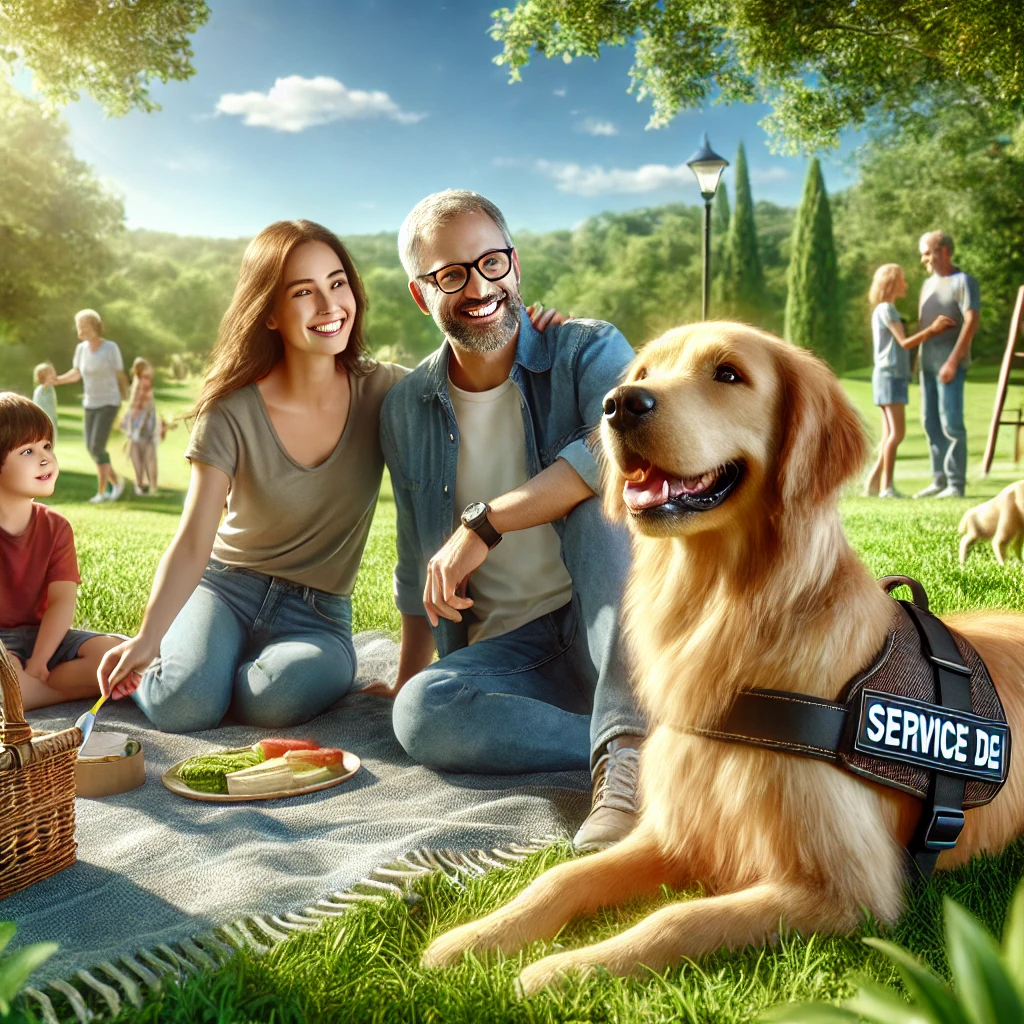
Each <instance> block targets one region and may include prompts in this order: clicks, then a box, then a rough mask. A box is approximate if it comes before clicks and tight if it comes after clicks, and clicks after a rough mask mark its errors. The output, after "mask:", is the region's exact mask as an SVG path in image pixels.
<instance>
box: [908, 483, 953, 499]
mask: <svg viewBox="0 0 1024 1024" xmlns="http://www.w3.org/2000/svg"><path fill="white" fill-rule="evenodd" d="M946 489H947V488H946V485H945V484H929V485H928V486H927V487H925V488H924V490H921V491H918V492H917V494H915V495H914V497H915V498H937V497H938V496H939V494H940V493H941V492H942V491H944V490H946Z"/></svg>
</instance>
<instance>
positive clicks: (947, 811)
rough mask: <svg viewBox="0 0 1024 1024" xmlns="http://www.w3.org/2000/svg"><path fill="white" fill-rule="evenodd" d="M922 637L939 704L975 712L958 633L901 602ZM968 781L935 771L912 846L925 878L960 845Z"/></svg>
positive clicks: (925, 613) (967, 669) (914, 607)
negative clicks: (945, 854) (943, 855)
mask: <svg viewBox="0 0 1024 1024" xmlns="http://www.w3.org/2000/svg"><path fill="white" fill-rule="evenodd" d="M900 603H901V604H902V605H903V607H904V608H905V609H906V611H907V613H908V614H909V616H910V619H911V621H912V622H913V623H914V625H915V626H916V627H917V631H918V632H919V633H920V634H921V647H922V650H923V652H924V655H925V657H926V658H927V659H928V660H929V661H930V662H931V663H932V666H933V667H934V669H935V682H936V692H937V693H938V697H939V703H940V704H941V705H942V706H943V707H945V708H951V709H953V710H955V711H971V710H972V705H971V670H970V669H969V668H968V667H967V666H966V665H965V664H964V660H963V658H962V657H961V656H960V651H959V650H958V648H957V646H956V644H955V643H954V641H953V637H952V634H951V633H950V632H949V630H948V629H946V627H945V626H944V625H943V624H942V622H941V621H940V620H939V619H937V618H936V617H935V616H934V615H932V614H931V613H930V612H926V611H924V609H922V608H919V607H917V606H916V605H914V604H911V603H910V602H909V601H901V602H900ZM966 785H967V780H966V779H965V778H964V777H963V776H957V775H948V774H947V773H946V772H935V773H934V774H933V775H932V781H931V784H930V785H929V787H928V796H927V797H926V798H925V801H924V806H923V808H922V809H921V817H920V819H919V820H918V823H917V829H916V831H915V832H914V836H913V838H912V839H911V840H910V843H909V844H908V846H907V850H908V851H909V853H910V856H911V857H912V858H913V860H914V862H915V863H916V864H917V866H918V867H919V868H920V869H921V873H922V874H923V875H924V877H925V878H928V877H930V875H931V873H932V871H934V870H935V862H936V861H937V860H938V859H939V854H940V853H942V851H943V850H950V849H952V848H953V847H954V846H956V841H957V839H959V838H960V833H961V832H962V831H963V827H964V812H963V805H964V787H965V786H966Z"/></svg>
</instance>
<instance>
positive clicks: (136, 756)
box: [75, 740, 146, 797]
mask: <svg viewBox="0 0 1024 1024" xmlns="http://www.w3.org/2000/svg"><path fill="white" fill-rule="evenodd" d="M133 747H134V748H135V749H134V750H133V751H132V753H130V754H126V755H125V756H124V757H96V758H91V757H90V758H85V759H82V758H79V759H78V760H77V761H76V762H75V793H76V795H77V796H84V797H101V796H114V795H115V794H117V793H127V792H128V791H129V790H132V789H138V788H139V786H141V785H142V784H143V783H144V782H145V781H146V761H145V758H144V757H143V753H142V744H141V743H139V742H137V741H136V740H129V741H128V748H129V749H131V748H133Z"/></svg>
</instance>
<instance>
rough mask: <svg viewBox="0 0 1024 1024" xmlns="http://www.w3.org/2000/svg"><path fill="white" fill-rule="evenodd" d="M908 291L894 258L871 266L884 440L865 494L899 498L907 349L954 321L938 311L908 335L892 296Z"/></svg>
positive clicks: (874, 385) (875, 383) (874, 380)
mask: <svg viewBox="0 0 1024 1024" xmlns="http://www.w3.org/2000/svg"><path fill="white" fill-rule="evenodd" d="M906 294H907V279H906V277H905V276H904V273H903V268H902V267H901V266H900V265H899V264H898V263H883V264H882V266H880V267H879V268H878V269H877V270H876V271H875V276H874V278H873V279H872V281H871V290H870V291H869V292H868V298H869V300H870V302H871V305H872V307H873V310H872V313H871V334H872V340H873V349H874V358H875V368H874V371H873V372H872V374H871V392H872V396H873V398H874V400H875V405H877V406H879V407H880V408H881V410H882V443H881V444H880V445H879V448H878V461H877V462H876V463H875V465H874V467H873V468H872V470H871V474H870V475H869V476H868V479H867V482H866V484H865V488H864V494H865V497H868V498H872V497H876V496H877V497H879V498H902V497H903V495H902V494H900V492H899V491H897V490H896V488H895V487H894V486H893V479H892V476H893V467H894V466H895V465H896V449H897V448H899V446H900V442H901V441H902V440H903V436H904V434H905V433H906V408H905V407H906V404H907V397H908V386H909V384H910V349H912V348H916V347H917V346H918V345H920V344H922V343H923V342H926V341H927V340H928V339H929V338H932V337H934V336H935V335H936V334H939V333H940V332H942V331H944V330H946V329H947V328H948V327H951V326H956V325H955V324H954V323H953V321H952V320H950V318H949V317H948V316H940V317H939V318H938V319H937V320H935V321H934V322H933V323H932V324H930V325H929V326H928V327H926V328H925V329H924V330H923V331H918V332H917V334H914V335H911V336H910V337H909V338H908V337H907V333H906V331H905V330H904V328H903V321H902V320H901V319H900V314H899V310H898V309H897V308H896V307H895V306H894V305H893V302H894V301H895V300H896V299H902V298H903V297H904V296H905V295H906Z"/></svg>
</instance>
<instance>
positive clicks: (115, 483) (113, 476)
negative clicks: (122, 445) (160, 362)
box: [54, 309, 128, 505]
mask: <svg viewBox="0 0 1024 1024" xmlns="http://www.w3.org/2000/svg"><path fill="white" fill-rule="evenodd" d="M75 328H76V330H77V331H78V338H79V344H78V345H77V346H76V347H75V356H74V359H73V360H72V367H71V369H70V370H68V371H67V373H62V374H60V376H59V377H57V378H56V380H55V381H54V383H55V384H74V383H75V382H76V381H81V382H82V407H83V408H84V409H85V431H84V433H85V446H86V448H87V449H88V450H89V454H90V455H91V456H92V458H93V461H94V462H95V463H96V493H95V494H94V495H93V496H92V497H91V498H90V499H89V501H90V502H91V503H92V504H94V505H95V504H98V503H99V502H101V501H117V499H118V498H120V497H121V492H122V491H123V490H124V478H123V477H119V476H118V475H117V473H115V472H114V467H113V466H112V465H111V464H110V453H109V452H108V451H107V441H108V440H109V438H110V430H111V427H113V425H114V420H115V418H116V417H117V410H118V407H119V406H120V404H121V399H122V398H124V396H125V395H127V394H128V378H127V377H126V376H125V373H124V360H123V359H122V358H121V350H120V349H119V348H118V347H117V345H116V344H115V343H114V342H112V341H107V340H106V339H104V337H103V334H102V332H103V321H102V320H101V319H100V315H99V313H97V312H96V310H94V309H82V310H79V312H77V313H76V314H75Z"/></svg>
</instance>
